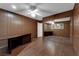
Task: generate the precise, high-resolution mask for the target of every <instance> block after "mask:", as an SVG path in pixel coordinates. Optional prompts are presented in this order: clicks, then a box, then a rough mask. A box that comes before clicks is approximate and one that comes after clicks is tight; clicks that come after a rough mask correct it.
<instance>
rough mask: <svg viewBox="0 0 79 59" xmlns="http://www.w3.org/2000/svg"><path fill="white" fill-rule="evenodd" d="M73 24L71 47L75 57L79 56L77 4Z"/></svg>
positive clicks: (78, 14)
mask: <svg viewBox="0 0 79 59" xmlns="http://www.w3.org/2000/svg"><path fill="white" fill-rule="evenodd" d="M73 22H74V23H73V45H74V49H75V53H76V55H79V4H76V5H75V8H74V11H73Z"/></svg>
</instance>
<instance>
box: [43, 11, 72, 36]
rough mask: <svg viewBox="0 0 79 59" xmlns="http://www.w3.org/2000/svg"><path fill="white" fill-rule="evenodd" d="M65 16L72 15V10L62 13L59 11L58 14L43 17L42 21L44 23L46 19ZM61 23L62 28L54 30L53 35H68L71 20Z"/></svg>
mask: <svg viewBox="0 0 79 59" xmlns="http://www.w3.org/2000/svg"><path fill="white" fill-rule="evenodd" d="M65 17H72V10H70V11H67V12H63V13H59V14H56V15H51V16H48V17H44V18H43V23H45V22H46V21H50V20H54V19H59V18H65ZM63 23H64V29H63V30H54V31H53V33H54V35H55V36H64V37H70V27H71V25H70V23H71V21H69V22H63Z"/></svg>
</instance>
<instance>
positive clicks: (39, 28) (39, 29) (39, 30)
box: [37, 22, 43, 37]
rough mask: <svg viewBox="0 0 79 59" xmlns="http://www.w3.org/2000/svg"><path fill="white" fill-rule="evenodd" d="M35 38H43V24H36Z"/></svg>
mask: <svg viewBox="0 0 79 59" xmlns="http://www.w3.org/2000/svg"><path fill="white" fill-rule="evenodd" d="M37 37H43V23H39V22H38V23H37Z"/></svg>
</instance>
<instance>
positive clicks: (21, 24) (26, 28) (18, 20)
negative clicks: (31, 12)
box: [0, 9, 37, 39]
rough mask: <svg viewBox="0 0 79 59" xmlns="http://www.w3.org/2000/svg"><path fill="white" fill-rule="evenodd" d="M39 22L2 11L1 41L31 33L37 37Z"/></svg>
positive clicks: (0, 22)
mask: <svg viewBox="0 0 79 59" xmlns="http://www.w3.org/2000/svg"><path fill="white" fill-rule="evenodd" d="M36 32H37V21H35V20H33V19H31V18H28V17H24V16H21V15H18V14H15V13H12V12H8V11H5V10H2V9H0V39H8V38H11V37H16V36H20V35H24V34H28V33H31V37H32V38H34V37H36Z"/></svg>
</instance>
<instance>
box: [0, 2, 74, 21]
mask: <svg viewBox="0 0 79 59" xmlns="http://www.w3.org/2000/svg"><path fill="white" fill-rule="evenodd" d="M12 6H14V7H12ZM30 6H35V7H36V9H37V11H36V12H37V14H38V15H36V17H32V16H31V15H30V14H28V13H29V11H28V10H30ZM73 7H74V3H12V4H10V3H2V4H1V3H0V8H2V9H6V10H8V11H11V12H15V13H18V14H21V15H24V16H27V17H31V18H33V19H36V20H42V18H43V17H46V16H50V15H54V14H57V13H61V12H65V11H69V10H72V9H73ZM34 13H35V12H34Z"/></svg>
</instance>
